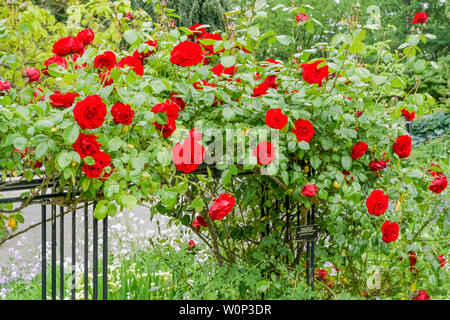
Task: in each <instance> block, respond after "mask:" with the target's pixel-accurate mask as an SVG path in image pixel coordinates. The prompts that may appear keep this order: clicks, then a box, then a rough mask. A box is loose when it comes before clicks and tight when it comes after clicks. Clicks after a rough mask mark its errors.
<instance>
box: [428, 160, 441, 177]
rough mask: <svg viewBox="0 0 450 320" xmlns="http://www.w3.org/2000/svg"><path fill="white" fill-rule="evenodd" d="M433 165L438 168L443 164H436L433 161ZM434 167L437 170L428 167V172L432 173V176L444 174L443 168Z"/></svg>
mask: <svg viewBox="0 0 450 320" xmlns="http://www.w3.org/2000/svg"><path fill="white" fill-rule="evenodd" d="M431 166H432V167H436V168H440V167H441V166H440V165H438V164H434V163H433V162H432V163H431ZM436 168H434V169H435V170H436V171H434V170H431V169H428V172H429V173H431V176H433V177H436V176H442V170H440V169H436Z"/></svg>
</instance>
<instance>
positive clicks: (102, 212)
mask: <svg viewBox="0 0 450 320" xmlns="http://www.w3.org/2000/svg"><path fill="white" fill-rule="evenodd" d="M108 202H109V201H108V200H100V201H99V202H97V204H96V205H95V209H94V217H95V218H97V220H101V219H103V218H105V217H106V215H107V213H108V210H107V207H106V205H107V204H108Z"/></svg>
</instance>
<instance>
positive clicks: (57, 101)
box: [50, 91, 79, 108]
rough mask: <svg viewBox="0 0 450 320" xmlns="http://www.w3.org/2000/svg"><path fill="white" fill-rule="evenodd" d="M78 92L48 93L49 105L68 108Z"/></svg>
mask: <svg viewBox="0 0 450 320" xmlns="http://www.w3.org/2000/svg"><path fill="white" fill-rule="evenodd" d="M78 96H79V94H78V93H72V92H67V93H64V94H62V93H61V92H59V91H55V93H53V94H51V95H50V100H52V101H51V102H50V105H51V106H52V107H54V108H69V107H71V106H72V104H73V102H74V101H75V97H78Z"/></svg>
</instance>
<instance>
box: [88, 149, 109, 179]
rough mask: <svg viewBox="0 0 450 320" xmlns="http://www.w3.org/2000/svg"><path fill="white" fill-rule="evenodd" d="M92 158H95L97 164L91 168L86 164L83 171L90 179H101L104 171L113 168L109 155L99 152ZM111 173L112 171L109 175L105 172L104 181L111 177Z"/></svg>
mask: <svg viewBox="0 0 450 320" xmlns="http://www.w3.org/2000/svg"><path fill="white" fill-rule="evenodd" d="M92 158H94V160H95V163H94V164H93V165H91V166H89V165H87V164H85V163H84V164H83V166H82V168H81V169H82V170H83V172H84V173H86V175H87V176H88V177H89V178H100V176H101V175H102V173H103V171H104V170H103V169H104V168H106V167H108V166H109V167H111V166H112V165H111V157H110V156H109V154H107V153H104V152H102V151H97V152H96V153H95V154H94V156H93V157H92ZM111 173H112V170H111V171H110V172H109V173H106V172H104V174H103V177H102V180H104V179H106V178H107V177H109V176H110V175H111Z"/></svg>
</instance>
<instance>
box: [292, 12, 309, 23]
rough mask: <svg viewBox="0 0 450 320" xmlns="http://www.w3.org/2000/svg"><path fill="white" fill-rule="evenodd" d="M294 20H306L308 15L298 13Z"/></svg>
mask: <svg viewBox="0 0 450 320" xmlns="http://www.w3.org/2000/svg"><path fill="white" fill-rule="evenodd" d="M295 20H297V22H300V21H308V20H309V17H308V16H307V15H306V14H304V13H300V14H299V15H298V16H297V18H295Z"/></svg>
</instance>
